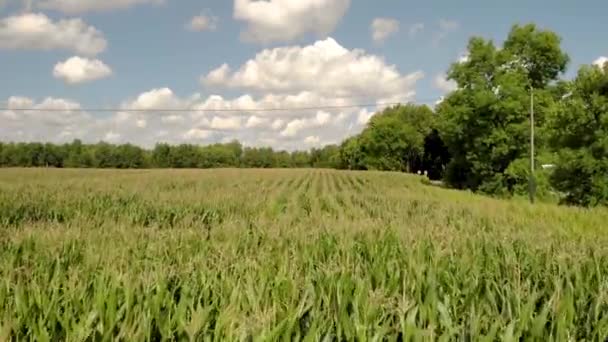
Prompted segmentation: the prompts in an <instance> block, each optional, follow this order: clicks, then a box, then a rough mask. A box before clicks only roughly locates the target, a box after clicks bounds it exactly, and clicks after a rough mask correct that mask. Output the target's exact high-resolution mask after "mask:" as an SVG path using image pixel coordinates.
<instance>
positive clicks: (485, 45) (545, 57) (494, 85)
mask: <svg viewBox="0 0 608 342" xmlns="http://www.w3.org/2000/svg"><path fill="white" fill-rule="evenodd" d="M559 43H560V38H559V37H558V36H557V35H556V34H555V33H553V32H550V31H544V30H540V29H538V28H537V27H536V26H534V25H526V26H514V27H513V29H512V31H511V33H510V34H509V36H508V38H507V40H506V41H505V43H504V45H503V47H502V49H498V48H497V47H496V46H495V45H494V44H493V43H492V41H486V40H484V39H482V38H472V39H471V41H470V42H469V46H468V59H467V60H466V61H464V62H459V63H455V64H453V65H452V67H451V68H450V70H449V73H448V76H449V78H450V79H452V80H454V81H456V83H457V84H458V89H457V90H456V91H454V92H453V93H452V94H450V95H449V96H448V97H447V98H446V100H445V101H444V102H443V103H441V104H440V106H439V107H438V114H439V115H440V117H441V120H440V125H439V127H440V132H441V136H442V138H443V139H444V141H445V142H446V144H447V146H448V148H449V150H450V152H451V155H452V160H451V162H450V164H449V165H448V168H447V171H446V181H447V182H448V183H449V184H450V185H452V186H454V187H457V188H468V189H472V190H479V191H482V192H485V193H491V194H503V193H512V192H513V191H514V189H515V188H516V187H517V185H518V183H519V182H521V180H522V177H513V175H512V174H510V173H508V172H506V171H507V169H509V166H510V165H511V164H512V163H513V162H515V161H518V160H520V159H522V158H529V149H530V145H529V142H530V138H529V136H530V128H529V127H530V126H529V125H530V124H529V117H530V112H529V105H530V92H531V89H533V91H534V96H535V100H536V124H537V125H538V126H539V127H542V126H543V125H544V122H545V117H546V114H547V112H548V110H549V108H551V107H552V105H553V102H554V98H553V94H554V92H552V91H551V90H550V89H549V88H550V83H551V82H552V81H554V80H555V79H556V77H557V76H558V75H559V73H561V72H562V71H564V70H565V67H566V63H567V62H568V56H567V55H566V54H565V53H563V52H562V51H561V48H560V45H559ZM542 132H543V130H542V129H541V130H539V136H538V138H537V144H538V147H539V149H540V150H541V151H542V149H543V148H544V141H545V137H544V136H543V134H542ZM512 169H513V168H512Z"/></svg>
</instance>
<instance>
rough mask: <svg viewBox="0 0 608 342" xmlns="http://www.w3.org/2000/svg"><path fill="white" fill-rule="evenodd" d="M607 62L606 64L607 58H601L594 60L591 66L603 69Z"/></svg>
mask: <svg viewBox="0 0 608 342" xmlns="http://www.w3.org/2000/svg"><path fill="white" fill-rule="evenodd" d="M607 62H608V57H604V56H601V57H599V58H598V59H596V60H595V61H593V65H597V66H599V67H603V66H604V64H606V63H607Z"/></svg>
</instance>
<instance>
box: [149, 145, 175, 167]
mask: <svg viewBox="0 0 608 342" xmlns="http://www.w3.org/2000/svg"><path fill="white" fill-rule="evenodd" d="M152 164H153V166H154V167H158V168H167V167H171V146H169V144H164V143H160V144H156V145H155V146H154V150H152Z"/></svg>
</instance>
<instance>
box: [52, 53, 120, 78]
mask: <svg viewBox="0 0 608 342" xmlns="http://www.w3.org/2000/svg"><path fill="white" fill-rule="evenodd" d="M110 75H112V69H110V67H109V66H107V65H106V64H104V63H103V62H102V61H100V60H98V59H88V58H81V57H78V56H74V57H71V58H69V59H67V60H66V61H65V62H60V63H57V64H56V65H55V68H54V69H53V76H54V77H55V78H58V79H61V80H63V81H65V82H66V83H69V84H77V83H84V82H90V81H95V80H99V79H102V78H106V77H108V76H110Z"/></svg>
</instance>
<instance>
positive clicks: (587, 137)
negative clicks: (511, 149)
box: [550, 63, 608, 206]
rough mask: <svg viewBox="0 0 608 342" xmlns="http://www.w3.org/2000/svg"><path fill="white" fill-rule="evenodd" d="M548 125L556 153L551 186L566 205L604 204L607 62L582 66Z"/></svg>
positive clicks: (607, 188) (607, 196)
mask: <svg viewBox="0 0 608 342" xmlns="http://www.w3.org/2000/svg"><path fill="white" fill-rule="evenodd" d="M571 91H572V93H571V96H570V97H569V98H568V99H566V100H564V101H562V102H560V104H559V105H558V106H557V110H556V115H555V116H554V117H553V119H552V120H551V122H550V125H551V128H552V130H551V132H552V134H551V146H552V147H554V148H555V149H557V150H558V151H559V160H558V163H557V169H556V170H555V172H554V174H553V177H552V179H551V180H552V183H553V185H554V186H555V188H557V189H558V190H560V191H561V192H563V193H565V194H566V196H565V199H564V201H565V202H566V203H569V204H576V205H584V206H594V205H600V204H603V205H608V63H606V64H605V65H604V66H603V67H601V68H600V67H597V66H583V67H582V68H581V69H580V70H579V72H578V76H577V77H576V79H575V80H574V81H573V82H572V86H571Z"/></svg>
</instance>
